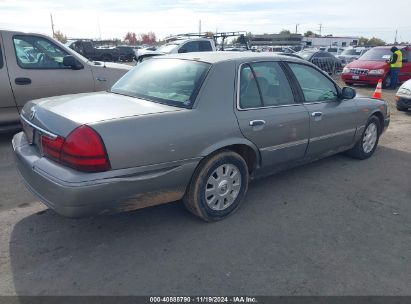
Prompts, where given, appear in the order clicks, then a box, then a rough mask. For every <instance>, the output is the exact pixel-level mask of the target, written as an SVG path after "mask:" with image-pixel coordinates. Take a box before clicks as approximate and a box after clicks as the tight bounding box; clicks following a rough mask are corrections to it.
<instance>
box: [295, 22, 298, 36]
mask: <svg viewBox="0 0 411 304" xmlns="http://www.w3.org/2000/svg"><path fill="white" fill-rule="evenodd" d="M298 26H299V24H296V25H295V33H296V34H297V32H298Z"/></svg>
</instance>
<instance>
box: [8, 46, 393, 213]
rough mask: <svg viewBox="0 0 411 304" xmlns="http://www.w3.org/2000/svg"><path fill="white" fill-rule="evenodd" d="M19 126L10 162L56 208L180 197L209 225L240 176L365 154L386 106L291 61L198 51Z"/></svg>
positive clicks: (46, 109) (159, 62) (114, 206)
mask: <svg viewBox="0 0 411 304" xmlns="http://www.w3.org/2000/svg"><path fill="white" fill-rule="evenodd" d="M21 121H22V123H23V126H24V132H21V133H19V134H17V135H15V136H14V138H13V147H14V152H15V156H16V162H17V166H18V169H19V171H20V172H21V175H22V176H23V179H24V181H25V183H26V185H27V187H28V188H29V189H30V190H31V191H32V192H33V193H34V194H36V195H37V196H38V197H39V198H40V199H41V200H42V201H43V202H44V203H45V204H46V205H47V206H49V207H50V208H52V209H54V210H55V211H57V212H58V213H59V214H61V215H64V216H69V217H79V216H86V215H93V214H101V213H105V212H112V211H119V210H131V209H137V208H142V207H146V206H151V205H156V204H161V203H165V202H170V201H176V200H180V199H182V200H183V202H184V204H185V205H186V206H187V208H188V210H190V211H191V212H192V213H194V214H195V215H197V216H199V217H200V218H202V219H204V220H206V221H216V220H220V219H223V218H225V217H226V216H228V215H230V214H231V213H233V212H234V211H235V210H237V208H238V207H239V205H240V202H241V201H242V200H243V199H244V197H245V195H246V192H247V188H248V183H249V180H250V179H252V178H256V177H259V176H263V175H268V174H272V173H275V172H277V171H279V170H284V169H286V168H290V167H293V166H297V165H300V164H304V163H307V162H311V161H313V160H316V159H319V158H323V157H326V156H329V155H332V154H335V153H339V152H345V153H346V154H348V155H350V156H352V157H355V158H358V159H366V158H368V157H370V156H371V155H372V154H373V153H374V151H375V149H376V148H377V144H378V139H379V137H380V135H381V134H382V133H383V131H384V129H385V128H386V127H387V126H388V124H389V113H388V112H387V104H386V102H384V101H383V100H379V99H372V98H365V97H356V92H355V90H354V89H352V88H349V87H344V88H340V87H339V86H338V85H336V84H335V83H334V82H333V81H332V80H331V79H330V78H329V77H328V76H327V75H325V74H324V73H323V72H322V71H321V70H319V69H318V68H316V67H315V66H314V65H312V64H310V63H307V62H305V61H303V60H299V59H297V58H293V57H289V56H280V55H272V54H266V55H264V54H253V53H230V52H221V53H217V52H214V53H211V52H210V53H189V54H179V55H169V56H161V57H157V58H153V59H150V60H147V61H145V62H143V63H142V64H140V65H138V66H137V67H136V68H134V69H133V70H132V71H130V72H128V73H127V74H126V75H125V76H124V77H123V78H121V79H120V80H119V81H118V82H117V83H116V84H115V85H114V86H113V87H112V88H111V90H110V91H109V92H101V93H87V94H76V95H66V96H61V97H53V98H45V99H40V100H34V101H31V102H29V103H28V104H27V105H26V106H25V107H24V109H23V111H22V114H21Z"/></svg>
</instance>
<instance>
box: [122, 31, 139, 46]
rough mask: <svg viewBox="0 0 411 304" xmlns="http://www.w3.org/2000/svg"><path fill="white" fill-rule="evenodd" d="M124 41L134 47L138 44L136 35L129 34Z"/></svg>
mask: <svg viewBox="0 0 411 304" xmlns="http://www.w3.org/2000/svg"><path fill="white" fill-rule="evenodd" d="M124 41H125V42H127V43H128V44H132V45H135V44H137V36H136V33H132V32H128V33H127V34H126V36H125V37H124Z"/></svg>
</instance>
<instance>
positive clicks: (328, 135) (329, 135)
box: [310, 129, 356, 141]
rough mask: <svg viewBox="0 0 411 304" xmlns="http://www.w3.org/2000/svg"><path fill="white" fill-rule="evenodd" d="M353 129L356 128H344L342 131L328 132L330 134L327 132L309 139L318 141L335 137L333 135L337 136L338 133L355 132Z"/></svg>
mask: <svg viewBox="0 0 411 304" xmlns="http://www.w3.org/2000/svg"><path fill="white" fill-rule="evenodd" d="M355 130H356V129H348V130H344V131H339V132H334V133H330V134H327V135H322V136H317V137H313V138H311V139H310V141H319V140H323V139H327V138H331V137H335V136H338V135H343V134H347V133H351V132H355Z"/></svg>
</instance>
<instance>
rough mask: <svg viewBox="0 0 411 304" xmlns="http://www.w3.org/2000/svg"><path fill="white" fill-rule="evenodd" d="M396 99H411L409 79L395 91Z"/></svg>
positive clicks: (410, 81)
mask: <svg viewBox="0 0 411 304" xmlns="http://www.w3.org/2000/svg"><path fill="white" fill-rule="evenodd" d="M396 95H397V96H398V97H403V98H407V99H411V79H410V80H407V81H406V82H404V83H403V84H402V85H401V86H400V88H399V89H398V91H397V94H396Z"/></svg>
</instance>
